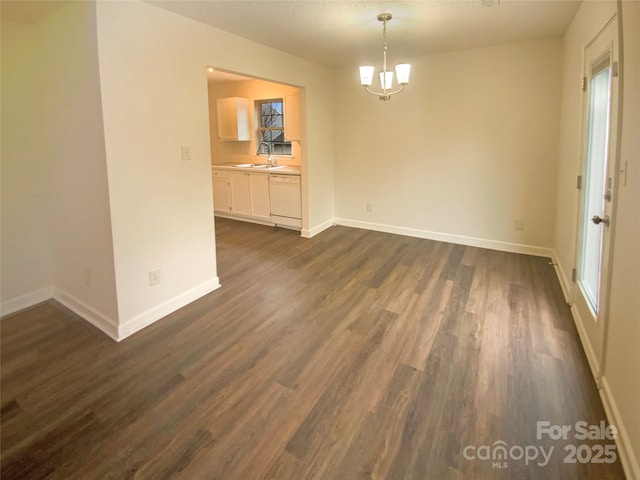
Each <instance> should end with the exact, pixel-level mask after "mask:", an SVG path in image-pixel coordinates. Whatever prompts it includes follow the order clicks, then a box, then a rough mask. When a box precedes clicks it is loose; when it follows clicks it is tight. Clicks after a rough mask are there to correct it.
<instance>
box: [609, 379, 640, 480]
mask: <svg viewBox="0 0 640 480" xmlns="http://www.w3.org/2000/svg"><path fill="white" fill-rule="evenodd" d="M601 384H602V388H601V389H600V398H601V399H602V403H603V405H604V410H605V412H606V414H607V419H608V420H609V423H610V424H611V425H615V426H616V428H617V429H618V437H617V438H616V445H617V447H618V457H619V458H620V463H621V464H622V468H623V469H624V473H625V475H626V477H627V479H628V480H640V465H638V459H637V458H636V456H635V454H634V452H633V448H632V445H631V440H630V439H629V434H628V432H627V429H626V427H625V425H624V422H623V421H622V416H621V415H620V410H618V405H617V404H616V401H615V398H614V396H613V393H612V392H611V387H610V385H609V382H608V381H607V376H606V375H605V376H603V377H602V379H601Z"/></svg>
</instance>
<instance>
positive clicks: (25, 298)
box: [0, 286, 53, 317]
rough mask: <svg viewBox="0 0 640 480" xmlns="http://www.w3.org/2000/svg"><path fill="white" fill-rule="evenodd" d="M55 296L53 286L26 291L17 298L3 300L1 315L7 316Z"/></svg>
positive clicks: (0, 306) (0, 309)
mask: <svg viewBox="0 0 640 480" xmlns="http://www.w3.org/2000/svg"><path fill="white" fill-rule="evenodd" d="M52 297H53V287H51V286H49V287H45V288H41V289H40V290H35V291H33V292H29V293H25V294H23V295H20V296H18V297H15V298H10V299H9V300H6V301H3V302H2V304H1V305H0V315H1V316H2V317H5V316H7V315H11V314H12V313H16V312H19V311H20V310H24V309H25V308H29V307H33V306H34V305H37V304H38V303H42V302H44V301H46V300H49V299H50V298H52Z"/></svg>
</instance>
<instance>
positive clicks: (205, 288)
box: [116, 277, 220, 342]
mask: <svg viewBox="0 0 640 480" xmlns="http://www.w3.org/2000/svg"><path fill="white" fill-rule="evenodd" d="M218 288H220V280H219V278H218V277H214V278H212V279H210V280H207V281H206V282H204V283H202V284H200V285H197V286H195V287H194V288H192V289H191V290H188V291H186V292H184V293H182V294H180V295H178V296H177V297H174V298H172V299H170V300H167V301H165V302H163V303H161V304H160V305H156V306H155V307H153V308H150V309H149V310H147V311H146V312H143V313H141V314H139V315H136V316H135V317H133V318H131V319H129V320H126V321H124V322H122V323H121V324H120V325H119V326H118V329H117V334H116V341H118V342H119V341H121V340H124V339H125V338H127V337H129V336H131V335H133V334H134V333H136V332H138V331H140V330H142V329H143V328H144V327H146V326H148V325H150V324H152V323H154V322H156V321H157V320H160V319H161V318H163V317H165V316H167V315H169V314H170V313H172V312H175V311H176V310H178V309H179V308H182V307H184V306H185V305H187V304H189V303H191V302H193V301H194V300H197V299H198V298H200V297H202V296H204V295H206V294H207V293H210V292H213V291H214V290H216V289H218Z"/></svg>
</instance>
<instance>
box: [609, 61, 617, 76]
mask: <svg viewBox="0 0 640 480" xmlns="http://www.w3.org/2000/svg"><path fill="white" fill-rule="evenodd" d="M611 75H612V76H614V77H617V76H618V62H613V63H612V64H611Z"/></svg>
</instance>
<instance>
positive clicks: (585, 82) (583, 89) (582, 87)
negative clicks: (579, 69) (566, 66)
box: [580, 77, 587, 92]
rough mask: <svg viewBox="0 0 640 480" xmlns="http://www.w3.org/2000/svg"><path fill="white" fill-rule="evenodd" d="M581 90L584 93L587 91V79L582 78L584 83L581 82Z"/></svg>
mask: <svg viewBox="0 0 640 480" xmlns="http://www.w3.org/2000/svg"><path fill="white" fill-rule="evenodd" d="M580 88H581V89H582V91H583V92H585V91H586V90H587V77H582V81H581V82H580Z"/></svg>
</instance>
